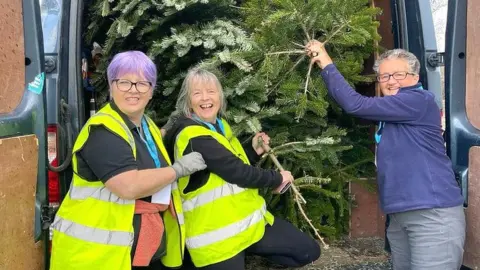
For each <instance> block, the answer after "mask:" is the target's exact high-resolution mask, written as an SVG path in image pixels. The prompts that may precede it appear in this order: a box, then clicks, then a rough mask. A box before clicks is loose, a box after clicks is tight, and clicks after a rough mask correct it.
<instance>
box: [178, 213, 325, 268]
mask: <svg viewBox="0 0 480 270" xmlns="http://www.w3.org/2000/svg"><path fill="white" fill-rule="evenodd" d="M186 253H187V254H185V255H186V256H185V259H184V261H183V267H182V270H193V269H201V270H225V269H227V270H244V269H245V254H254V255H259V256H262V257H265V258H267V259H268V260H269V261H271V262H272V263H275V264H280V265H283V266H287V267H302V266H304V265H307V264H309V263H311V262H313V261H315V260H317V259H318V258H319V257H320V246H319V245H318V243H317V242H316V241H315V240H314V239H313V238H311V237H310V236H309V235H307V234H305V233H303V232H302V231H300V230H299V229H297V228H296V227H295V226H293V225H292V224H291V223H289V222H287V221H285V220H283V219H280V218H278V217H275V222H274V223H273V226H269V225H267V226H266V228H265V234H264V235H263V238H262V239H260V241H258V242H257V243H255V244H253V245H251V246H250V247H248V248H247V249H246V250H244V251H242V252H240V253H239V254H237V255H235V256H234V257H232V258H230V259H228V260H226V261H223V262H219V263H216V264H212V265H208V266H205V267H200V268H195V266H193V263H192V262H191V260H190V257H189V256H188V252H186Z"/></svg>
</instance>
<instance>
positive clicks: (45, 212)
mask: <svg viewBox="0 0 480 270" xmlns="http://www.w3.org/2000/svg"><path fill="white" fill-rule="evenodd" d="M52 217H53V215H52V209H51V208H50V207H49V206H48V205H44V206H42V229H43V230H48V229H49V228H50V225H51V224H52V221H53V218H52Z"/></svg>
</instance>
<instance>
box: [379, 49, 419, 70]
mask: <svg viewBox="0 0 480 270" xmlns="http://www.w3.org/2000/svg"><path fill="white" fill-rule="evenodd" d="M385 59H402V60H405V61H407V63H408V67H409V69H410V72H412V73H415V74H419V73H420V61H418V58H417V57H416V56H415V55H414V54H413V53H411V52H409V51H406V50H404V49H393V50H388V51H386V52H384V53H382V54H381V55H380V57H378V59H377V60H376V61H375V64H374V65H373V70H374V71H375V72H376V73H377V74H378V69H379V67H380V64H381V63H382V61H383V60H385Z"/></svg>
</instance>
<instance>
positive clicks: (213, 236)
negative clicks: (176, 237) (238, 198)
mask: <svg viewBox="0 0 480 270" xmlns="http://www.w3.org/2000/svg"><path fill="white" fill-rule="evenodd" d="M266 211H267V209H266V205H265V204H264V205H263V206H262V208H261V209H259V210H256V211H254V212H253V213H252V214H250V215H249V216H247V217H246V218H244V219H242V220H239V221H237V222H235V223H232V224H229V225H227V226H225V227H222V228H220V229H217V230H214V231H209V232H207V233H204V234H200V235H197V236H192V237H188V238H187V247H188V248H191V249H195V248H201V247H203V246H207V245H210V244H213V243H216V242H219V241H222V240H225V239H228V238H230V237H233V236H235V235H237V234H239V233H241V232H243V231H245V230H247V229H248V228H250V227H251V226H252V225H255V224H257V223H258V222H260V221H263V220H264V215H265V213H266Z"/></svg>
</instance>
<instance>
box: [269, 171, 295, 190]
mask: <svg viewBox="0 0 480 270" xmlns="http://www.w3.org/2000/svg"><path fill="white" fill-rule="evenodd" d="M280 174H281V175H282V183H281V184H280V186H278V187H277V188H276V189H275V190H274V191H273V193H277V194H280V193H282V192H281V191H282V190H283V188H284V187H285V186H286V185H288V184H291V183H292V182H293V175H292V173H291V172H289V171H281V172H280Z"/></svg>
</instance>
